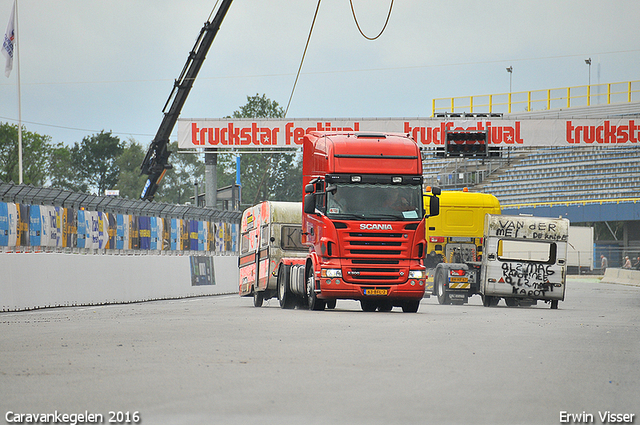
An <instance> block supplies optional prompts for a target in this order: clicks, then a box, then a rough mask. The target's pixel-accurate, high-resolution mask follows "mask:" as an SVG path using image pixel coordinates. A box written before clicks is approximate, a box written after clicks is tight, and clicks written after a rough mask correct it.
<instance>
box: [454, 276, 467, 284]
mask: <svg viewBox="0 0 640 425" xmlns="http://www.w3.org/2000/svg"><path fill="white" fill-rule="evenodd" d="M468 281H469V278H468V277H452V278H450V279H449V282H459V283H460V282H465V283H466V282H468Z"/></svg>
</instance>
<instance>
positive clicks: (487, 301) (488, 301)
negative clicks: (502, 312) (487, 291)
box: [482, 295, 500, 307]
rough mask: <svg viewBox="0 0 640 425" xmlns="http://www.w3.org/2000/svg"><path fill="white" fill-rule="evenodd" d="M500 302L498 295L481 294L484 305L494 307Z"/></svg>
mask: <svg viewBox="0 0 640 425" xmlns="http://www.w3.org/2000/svg"><path fill="white" fill-rule="evenodd" d="M499 302H500V297H492V296H489V295H483V296H482V305H483V306H485V307H495V306H497V305H498V303H499Z"/></svg>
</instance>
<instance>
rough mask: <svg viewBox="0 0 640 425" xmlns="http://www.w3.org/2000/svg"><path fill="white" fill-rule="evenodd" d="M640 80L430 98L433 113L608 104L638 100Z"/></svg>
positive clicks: (521, 109) (501, 111)
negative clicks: (431, 99)
mask: <svg viewBox="0 0 640 425" xmlns="http://www.w3.org/2000/svg"><path fill="white" fill-rule="evenodd" d="M639 93H640V80H636V81H625V82H618V83H605V84H590V85H584V86H574V87H562V88H555V89H546V90H530V91H521V92H512V93H498V94H485V95H476V96H460V97H444V98H436V99H433V101H432V108H431V111H432V116H435V115H436V114H437V113H462V112H468V113H474V112H487V113H508V114H510V113H512V112H522V111H525V112H532V111H546V110H553V109H564V108H575V107H579V106H592V105H596V104H598V105H611V104H614V103H629V102H633V101H637V100H640V99H639V98H640V95H639Z"/></svg>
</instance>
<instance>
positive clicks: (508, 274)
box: [480, 214, 569, 309]
mask: <svg viewBox="0 0 640 425" xmlns="http://www.w3.org/2000/svg"><path fill="white" fill-rule="evenodd" d="M568 240H569V220H567V219H565V218H555V219H554V218H543V217H532V216H524V215H520V216H509V215H491V214H487V215H486V216H485V226H484V247H483V251H484V255H483V258H482V276H481V281H480V294H481V295H482V300H483V304H484V305H485V306H487V307H488V306H494V305H496V304H497V303H498V301H500V298H504V299H505V302H506V304H507V305H508V306H516V305H532V304H536V302H537V301H538V300H543V301H545V302H549V303H551V308H552V309H556V308H558V301H564V294H565V287H566V285H565V284H566V267H567V243H568Z"/></svg>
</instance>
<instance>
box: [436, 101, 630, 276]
mask: <svg viewBox="0 0 640 425" xmlns="http://www.w3.org/2000/svg"><path fill="white" fill-rule="evenodd" d="M634 94H635V92H634ZM631 100H635V101H631ZM585 118H587V119H588V118H591V119H614V118H617V119H620V118H623V119H630V120H636V122H638V123H640V102H638V101H637V100H636V99H631V93H630V94H629V101H628V102H626V103H617V104H605V105H593V106H581V107H571V108H566V109H556V110H543V111H541V110H538V111H531V112H520V113H515V114H504V115H503V118H502V119H505V120H527V119H535V120H546V119H550V120H552V119H585ZM492 121H497V120H496V119H495V118H492ZM501 152H502V157H501V158H495V159H491V160H488V159H469V158H438V157H436V155H435V154H433V153H432V152H425V154H426V158H425V161H424V176H425V182H426V184H427V185H434V186H440V187H441V188H442V189H444V190H460V189H462V188H463V187H468V188H469V189H470V190H471V191H477V192H485V193H491V194H493V195H495V196H496V197H497V198H498V199H499V200H500V204H501V205H502V207H503V213H505V214H519V213H527V214H534V215H540V216H556V217H557V216H558V215H562V216H563V217H567V218H569V219H570V220H571V222H572V224H576V225H580V224H583V225H591V226H595V228H596V240H595V243H596V249H595V257H594V269H596V270H597V269H598V268H599V258H600V254H604V255H605V256H607V257H608V258H609V265H610V266H613V267H619V266H621V265H622V259H623V258H624V256H625V255H629V256H630V257H633V258H635V257H638V256H640V146H634V145H631V146H629V144H624V145H617V146H616V145H611V144H609V145H595V144H594V145H588V146H578V145H574V146H566V147H538V148H533V147H529V148H502V151H501ZM613 222H617V223H618V224H617V225H614V224H613ZM598 229H600V231H598ZM616 229H619V231H616Z"/></svg>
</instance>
